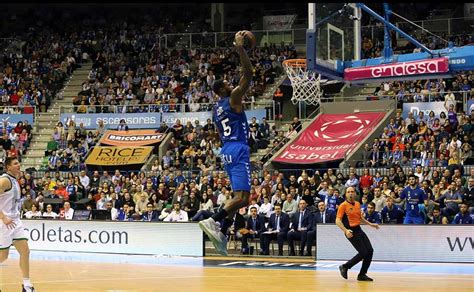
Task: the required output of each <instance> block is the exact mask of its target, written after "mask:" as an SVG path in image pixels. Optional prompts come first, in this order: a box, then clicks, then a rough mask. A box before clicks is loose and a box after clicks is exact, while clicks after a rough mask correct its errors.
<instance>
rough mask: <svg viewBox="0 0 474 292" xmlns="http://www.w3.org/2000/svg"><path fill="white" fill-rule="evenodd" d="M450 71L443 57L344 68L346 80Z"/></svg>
mask: <svg viewBox="0 0 474 292" xmlns="http://www.w3.org/2000/svg"><path fill="white" fill-rule="evenodd" d="M448 71H449V63H448V58H445V57H443V58H434V59H427V60H421V61H412V62H398V63H393V64H384V65H376V66H363V67H355V68H346V69H345V70H344V79H345V80H346V81H356V80H359V81H360V80H365V79H376V78H389V77H410V76H417V75H432V74H443V73H446V72H448Z"/></svg>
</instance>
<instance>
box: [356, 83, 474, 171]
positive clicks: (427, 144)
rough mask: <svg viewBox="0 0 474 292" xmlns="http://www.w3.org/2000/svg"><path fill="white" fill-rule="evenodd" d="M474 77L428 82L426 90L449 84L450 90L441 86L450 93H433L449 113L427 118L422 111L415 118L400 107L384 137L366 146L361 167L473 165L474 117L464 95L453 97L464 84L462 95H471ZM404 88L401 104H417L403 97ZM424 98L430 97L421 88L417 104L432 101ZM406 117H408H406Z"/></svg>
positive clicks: (387, 127) (430, 115)
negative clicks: (432, 86)
mask: <svg viewBox="0 0 474 292" xmlns="http://www.w3.org/2000/svg"><path fill="white" fill-rule="evenodd" d="M471 76H472V75H469V77H468V78H467V77H466V75H460V76H457V77H456V78H453V80H449V81H448V80H447V81H446V82H433V81H431V82H430V81H426V82H425V83H424V84H425V86H424V88H425V89H423V90H428V89H426V88H427V85H428V84H431V85H433V84H438V85H439V84H449V85H448V86H447V87H444V86H446V85H444V86H441V87H442V88H446V91H444V90H442V91H441V90H440V91H438V90H434V91H435V92H434V93H433V96H434V97H436V99H435V100H439V101H444V108H445V111H442V112H441V113H440V114H439V116H438V115H436V114H435V112H434V111H430V112H429V113H428V114H425V111H423V110H420V111H419V112H418V114H417V115H416V116H415V115H414V114H413V112H408V113H403V111H402V106H399V107H398V109H397V112H396V116H395V117H394V118H392V119H390V122H389V123H388V125H386V127H385V128H384V129H383V132H382V133H381V134H380V136H379V137H378V138H376V139H375V140H374V141H373V142H372V143H368V144H366V145H365V148H364V152H363V154H362V159H361V161H360V162H359V165H364V166H366V167H390V166H393V165H400V166H411V167H415V166H416V165H421V166H422V167H431V166H441V167H448V166H462V165H467V164H473V160H472V141H473V139H474V137H473V133H474V131H473V124H472V123H473V116H472V114H473V113H472V111H471V112H470V113H469V112H466V111H464V110H463V107H464V106H465V103H463V98H462V95H461V94H460V93H459V94H453V92H454V91H455V90H454V89H459V88H458V87H459V85H460V84H463V85H461V89H462V91H466V92H469V93H470V92H471V83H472V80H471V79H472V78H471ZM414 83H417V84H421V82H414ZM401 87H402V89H400V90H399V91H398V93H397V96H398V95H400V94H402V98H400V99H399V101H400V103H401V104H403V103H405V102H413V101H414V100H413V98H410V99H408V100H407V96H405V95H403V93H401V92H402V91H405V89H404V85H403V84H402V85H401ZM405 92H406V91H405ZM424 96H426V95H424V93H423V92H420V87H417V89H416V93H415V95H414V97H415V98H416V99H415V100H418V98H419V99H420V100H421V101H428V100H425V99H424ZM410 97H413V96H411V95H410ZM403 114H406V115H407V116H406V117H404V116H403Z"/></svg>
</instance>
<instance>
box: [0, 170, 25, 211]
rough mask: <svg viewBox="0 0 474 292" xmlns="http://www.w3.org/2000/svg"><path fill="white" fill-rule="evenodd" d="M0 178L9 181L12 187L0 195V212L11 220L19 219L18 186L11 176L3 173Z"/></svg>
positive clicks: (19, 195) (19, 194)
mask: <svg viewBox="0 0 474 292" xmlns="http://www.w3.org/2000/svg"><path fill="white" fill-rule="evenodd" d="M0 177H5V178H7V179H9V180H10V182H11V184H12V187H11V189H10V190H9V191H6V192H5V193H3V194H1V195H0V210H2V212H3V213H4V214H5V215H7V216H8V217H10V218H12V219H17V218H20V208H21V200H20V198H21V191H20V184H19V183H18V181H17V180H16V178H14V177H13V176H11V175H9V174H7V173H5V174H2V175H1V176H0Z"/></svg>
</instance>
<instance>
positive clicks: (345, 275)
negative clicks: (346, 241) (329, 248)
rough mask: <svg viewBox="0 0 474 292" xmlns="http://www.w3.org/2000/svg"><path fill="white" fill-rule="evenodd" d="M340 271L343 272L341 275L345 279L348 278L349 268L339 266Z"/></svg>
mask: <svg viewBox="0 0 474 292" xmlns="http://www.w3.org/2000/svg"><path fill="white" fill-rule="evenodd" d="M339 272H341V276H342V277H343V278H344V279H347V268H345V267H344V265H340V266H339Z"/></svg>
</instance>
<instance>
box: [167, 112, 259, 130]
mask: <svg viewBox="0 0 474 292" xmlns="http://www.w3.org/2000/svg"><path fill="white" fill-rule="evenodd" d="M245 115H246V116H247V121H248V122H249V123H250V121H251V120H252V118H253V117H255V118H256V119H257V122H259V123H260V122H261V121H262V118H265V117H266V115H267V112H266V110H265V109H255V110H246V111H245ZM178 119H179V120H180V121H181V124H183V125H186V123H187V122H188V121H190V122H191V124H192V125H193V126H194V121H195V120H199V124H200V125H201V126H204V125H205V124H207V119H211V120H212V112H190V113H163V122H165V123H166V124H167V125H168V126H169V127H171V126H173V125H174V124H175V123H176V120H178Z"/></svg>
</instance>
